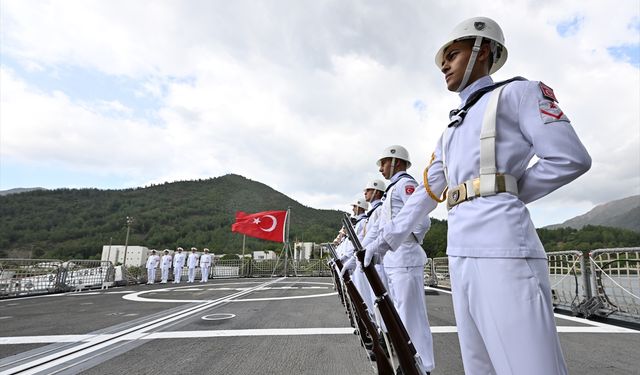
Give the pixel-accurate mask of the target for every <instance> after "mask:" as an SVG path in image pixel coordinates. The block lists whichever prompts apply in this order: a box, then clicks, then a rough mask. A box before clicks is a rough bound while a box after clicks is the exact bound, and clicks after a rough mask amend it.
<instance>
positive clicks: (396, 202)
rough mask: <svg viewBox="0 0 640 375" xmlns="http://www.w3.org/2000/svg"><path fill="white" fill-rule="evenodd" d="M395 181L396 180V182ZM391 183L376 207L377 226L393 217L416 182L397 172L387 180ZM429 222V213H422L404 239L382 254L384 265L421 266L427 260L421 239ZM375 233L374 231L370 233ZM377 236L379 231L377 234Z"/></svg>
mask: <svg viewBox="0 0 640 375" xmlns="http://www.w3.org/2000/svg"><path fill="white" fill-rule="evenodd" d="M396 181H397V182H396ZM391 184H393V186H391V188H390V189H387V193H386V197H385V199H384V201H383V202H382V206H381V207H380V208H378V210H379V211H380V213H379V219H378V227H379V228H382V227H384V226H385V225H387V224H388V223H390V222H391V221H392V219H393V218H395V217H396V216H397V215H398V213H399V212H400V210H401V209H402V207H403V206H404V205H405V203H406V202H407V201H408V200H409V198H410V197H411V196H412V195H413V194H414V192H415V190H416V188H417V186H418V183H417V182H416V181H415V180H414V179H412V178H409V177H408V176H407V173H406V172H404V171H403V172H398V173H396V174H395V175H393V177H391V180H390V182H389V185H391ZM430 226H431V222H430V219H429V215H427V214H426V213H423V215H422V217H421V218H420V220H417V221H415V222H414V223H413V225H412V230H409V231H408V232H407V233H406V235H405V236H404V239H403V240H402V241H399V243H398V246H397V247H396V248H394V249H395V250H394V251H389V252H387V253H386V254H385V256H384V262H383V264H384V267H385V268H387V267H422V266H424V264H425V263H426V261H427V255H426V254H425V252H424V250H423V249H422V246H421V244H422V240H423V239H424V235H425V234H426V233H427V231H428V230H429V227H430ZM371 235H372V236H373V235H376V234H375V233H372V234H371ZM377 235H378V236H379V233H378V234H377Z"/></svg>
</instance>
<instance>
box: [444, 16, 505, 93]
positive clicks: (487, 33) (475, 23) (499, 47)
mask: <svg viewBox="0 0 640 375" xmlns="http://www.w3.org/2000/svg"><path fill="white" fill-rule="evenodd" d="M464 39H475V42H474V48H473V51H472V53H471V56H470V57H469V62H468V63H467V69H466V71H465V74H464V78H463V79H462V82H461V83H460V87H458V89H457V90H456V91H457V92H460V91H462V90H463V89H464V88H465V86H466V85H467V81H468V80H469V76H470V75H471V70H472V69H473V66H474V65H475V62H476V57H477V56H478V50H479V48H480V45H481V44H482V41H483V39H488V40H489V41H491V52H492V53H493V65H491V68H490V69H489V74H493V73H495V72H497V71H498V69H500V68H501V67H502V66H503V65H504V63H505V62H506V61H507V56H508V53H507V47H506V46H505V44H504V34H503V33H502V29H501V28H500V25H498V23H497V22H496V21H494V20H492V19H491V18H487V17H473V18H469V19H467V20H464V21H462V22H460V23H459V24H458V25H457V26H456V27H454V28H453V30H452V31H451V33H450V34H449V37H448V38H447V41H446V42H445V43H444V44H443V45H442V47H440V49H439V50H438V52H437V53H436V60H435V61H436V66H437V67H438V68H441V67H442V61H443V60H444V50H445V49H446V48H447V47H449V46H450V45H451V44H453V43H454V42H457V41H459V40H464Z"/></svg>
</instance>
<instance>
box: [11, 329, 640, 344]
mask: <svg viewBox="0 0 640 375" xmlns="http://www.w3.org/2000/svg"><path fill="white" fill-rule="evenodd" d="M457 332H458V330H457V328H456V327H455V326H435V327H434V326H432V327H431V333H433V334H441V333H457ZM558 332H559V333H596V334H608V333H631V334H634V333H635V334H640V331H636V330H632V329H627V328H623V327H575V326H559V327H558ZM352 334H353V328H351V327H330V328H273V329H269V328H266V329H228V330H208V331H164V332H153V333H144V332H133V333H130V334H128V335H126V336H123V337H118V338H117V340H118V341H131V340H139V339H142V340H156V339H173V338H207V337H247V336H304V335H352ZM100 338H102V339H113V338H116V335H115V334H110V335H49V336H16V337H0V345H18V344H46V343H62V342H76V341H84V342H89V341H92V340H95V339H100Z"/></svg>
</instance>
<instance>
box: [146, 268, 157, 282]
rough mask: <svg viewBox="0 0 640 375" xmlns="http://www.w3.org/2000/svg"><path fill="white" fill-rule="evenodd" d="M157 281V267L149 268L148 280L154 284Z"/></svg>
mask: <svg viewBox="0 0 640 375" xmlns="http://www.w3.org/2000/svg"><path fill="white" fill-rule="evenodd" d="M155 281H156V269H155V268H147V282H148V283H150V284H153V283H154V282H155Z"/></svg>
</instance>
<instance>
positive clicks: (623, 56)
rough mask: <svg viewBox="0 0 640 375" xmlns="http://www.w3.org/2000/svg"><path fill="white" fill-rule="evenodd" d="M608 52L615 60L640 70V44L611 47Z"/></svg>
mask: <svg viewBox="0 0 640 375" xmlns="http://www.w3.org/2000/svg"><path fill="white" fill-rule="evenodd" d="M607 51H608V52H609V54H610V55H611V56H613V58H614V59H616V60H618V61H624V62H628V63H629V64H631V65H633V66H635V67H636V68H640V43H637V44H623V45H620V46H614V47H609V48H607Z"/></svg>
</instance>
